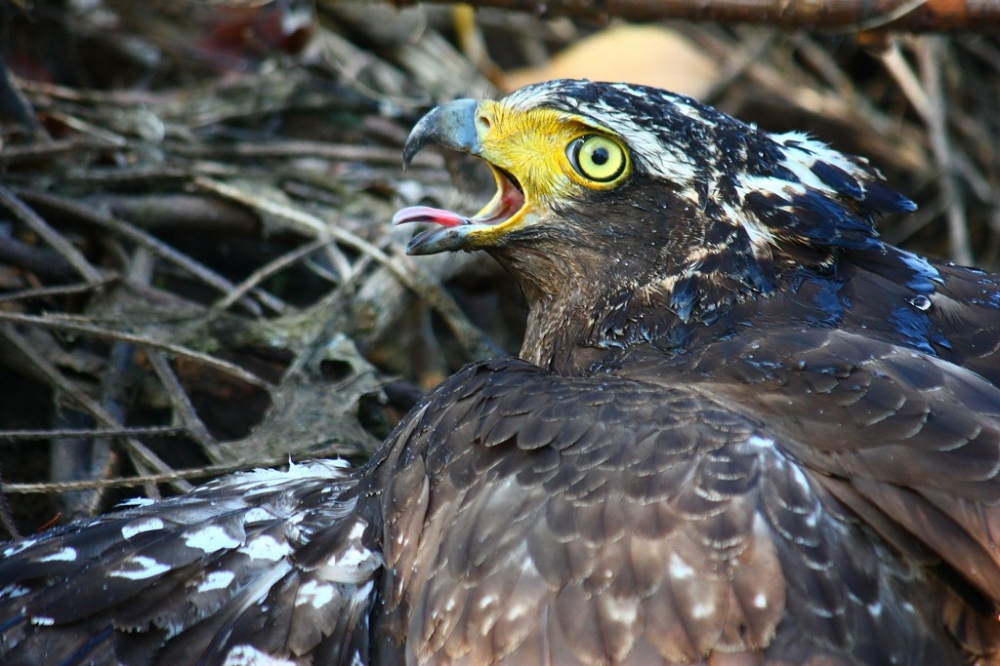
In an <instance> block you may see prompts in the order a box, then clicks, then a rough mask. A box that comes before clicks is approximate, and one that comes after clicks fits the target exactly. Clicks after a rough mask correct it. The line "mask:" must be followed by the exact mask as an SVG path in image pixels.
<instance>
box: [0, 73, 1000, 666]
mask: <svg viewBox="0 0 1000 666" xmlns="http://www.w3.org/2000/svg"><path fill="white" fill-rule="evenodd" d="M428 143H438V144H442V145H443V146H445V147H447V148H451V149H456V150H461V151H464V152H468V153H470V154H474V155H478V156H479V157H481V158H482V159H484V160H485V161H486V162H487V163H489V164H490V165H491V166H492V167H493V168H494V171H495V173H496V175H497V183H498V193H497V196H496V197H495V198H494V200H493V201H492V202H491V203H490V204H489V205H487V206H486V207H485V208H484V209H483V211H481V212H480V213H479V214H478V215H476V216H475V217H472V218H466V217H463V216H460V215H458V214H456V213H453V212H449V211H441V210H435V209H429V208H423V207H421V208H412V209H406V210H404V211H401V212H400V213H399V214H398V215H397V222H432V223H436V226H434V227H433V228H431V229H430V230H428V231H425V232H422V233H421V234H420V235H418V236H417V237H416V238H415V239H414V241H413V243H412V244H411V252H413V253H414V254H422V253H429V252H439V251H445V250H459V249H462V250H474V249H482V250H486V251H488V252H490V253H491V254H492V255H493V256H495V257H496V258H497V259H498V260H499V261H500V262H501V263H502V264H503V265H504V266H506V267H507V268H508V269H509V270H510V271H511V272H512V273H513V274H514V275H515V277H516V278H517V279H518V280H519V282H520V283H521V286H522V288H523V290H524V292H525V295H526V298H527V301H528V304H529V315H528V329H527V335H526V340H525V344H524V347H523V348H522V350H521V353H520V355H519V356H520V358H512V359H499V360H494V361H489V362H485V363H480V364H475V365H472V366H469V367H467V368H466V369H464V370H463V371H461V372H460V373H458V374H457V375H455V376H454V377H452V378H450V379H449V380H447V381H446V382H444V384H442V385H441V386H440V387H439V388H438V389H436V390H435V391H434V392H432V393H431V394H430V395H429V396H427V397H426V398H425V399H424V400H423V401H422V402H421V403H420V404H418V405H417V406H416V407H415V408H414V409H413V411H412V412H411V413H410V414H409V415H408V416H407V417H406V419H404V421H403V422H402V423H401V424H400V425H399V427H398V428H397V429H396V430H395V432H394V433H393V434H392V435H391V436H390V437H389V439H388V440H387V441H386V442H385V443H384V444H383V446H382V447H381V448H380V449H379V451H378V452H377V453H376V455H375V457H374V458H373V459H372V461H371V462H370V463H369V464H368V465H366V466H365V467H363V468H361V469H359V470H355V471H353V472H348V471H346V470H343V469H341V468H338V467H336V466H332V465H329V464H318V463H317V464H314V465H313V466H311V467H302V466H299V467H296V468H294V469H293V470H291V471H290V472H288V473H285V474H282V473H277V472H261V473H258V474H257V475H245V476H237V477H231V478H229V479H224V480H220V481H218V482H215V483H214V484H212V485H210V486H208V487H205V488H203V489H199V490H198V491H195V493H193V494H191V495H189V496H186V497H184V498H178V499H175V500H171V501H168V502H164V503H161V504H151V505H147V506H142V507H137V508H133V509H129V510H126V511H124V512H121V513H118V514H112V515H109V516H106V517H104V518H101V519H99V520H98V521H96V522H94V523H91V524H90V525H84V526H77V527H72V528H70V529H69V530H68V531H63V532H60V533H57V534H54V535H46V536H43V537H41V538H39V539H36V540H33V542H32V543H29V544H14V545H12V546H11V547H10V548H8V549H7V551H6V553H5V556H6V560H5V561H4V562H3V563H2V564H0V586H3V585H6V586H7V587H6V588H3V589H2V590H0V635H2V636H3V639H2V642H0V654H3V658H4V662H5V663H47V662H48V663H72V664H77V663H114V662H115V660H119V661H121V662H122V663H167V662H174V663H180V662H183V663H204V664H216V663H218V664H222V663H225V664H231V665H236V664H265V663H266V664H286V663H344V664H347V663H372V664H397V663H414V664H446V663H455V664H490V663H501V662H502V663H508V664H534V663H538V664H565V665H570V664H611V663H613V664H712V665H724V664H725V665H729V664H732V665H736V664H769V665H773V666H778V665H785V664H788V665H791V664H810V665H815V666H819V665H840V664H843V665H845V666H846V665H859V664H891V663H897V664H956V665H957V664H966V663H981V664H989V663H1000V659H998V657H997V653H998V651H1000V623H998V620H997V613H998V611H1000V554H998V552H997V546H996V541H995V540H996V534H997V533H998V532H1000V482H998V478H997V477H998V474H1000V389H998V387H997V382H998V381H1000V361H998V359H997V350H998V348H1000V285H998V281H997V280H998V278H997V277H996V276H993V275H989V274H986V273H983V272H980V271H975V270H972V269H965V268H959V267H955V266H950V265H943V264H937V263H933V262H929V261H927V260H924V259H921V258H919V257H916V256H914V255H911V254H909V253H907V252H905V251H902V250H899V249H898V248H894V247H892V246H889V245H886V244H884V243H882V242H881V241H880V240H879V239H878V237H877V235H876V232H875V230H874V223H875V217H876V216H877V215H878V214H880V213H892V212H905V211H908V210H911V209H912V204H910V202H909V201H908V200H906V199H905V198H903V197H900V196H899V195H896V194H895V193H893V192H892V191H890V190H888V189H887V188H886V187H885V186H884V185H883V184H882V182H881V178H880V177H879V175H878V174H877V172H876V171H874V170H873V169H872V168H871V167H869V166H868V165H867V163H866V162H864V161H862V160H859V159H855V158H849V157H846V156H844V155H841V154H839V153H837V152H835V151H832V150H830V149H829V148H827V147H825V146H823V145H822V144H819V143H818V142H815V141H813V140H811V139H809V138H807V137H805V136H803V135H798V134H785V135H769V134H767V133H764V132H761V131H759V130H757V129H755V128H752V127H749V126H746V125H744V124H742V123H739V122H738V121H735V120H733V119H731V118H729V117H727V116H725V115H723V114H720V113H718V112H716V111H714V110H712V109H710V108H708V107H704V106H701V105H699V104H697V103H696V102H693V101H691V100H687V99H684V98H680V97H676V96H674V95H671V94H669V93H665V92H663V91H658V90H653V89H648V88H641V87H634V86H627V85H611V84H594V83H589V82H578V81H560V82H552V83H547V84H540V85H538V86H533V87H530V88H527V89H525V90H523V91H520V92H518V93H515V94H513V95H512V96H510V97H508V98H506V99H504V100H501V101H499V102H479V103H477V102H473V101H460V102H455V103H452V104H449V105H445V106H443V107H439V109H437V110H435V111H433V112H432V113H431V114H429V115H428V116H427V117H426V118H425V119H424V120H423V121H421V123H420V124H419V125H418V126H417V127H416V128H415V130H414V132H413V135H412V136H411V139H410V142H409V143H408V145H407V148H406V150H405V155H406V157H407V159H409V158H411V157H412V156H413V154H414V153H415V152H416V151H417V150H419V149H421V148H422V147H423V146H424V145H426V144H428ZM100 590H103V592H101V591H100Z"/></svg>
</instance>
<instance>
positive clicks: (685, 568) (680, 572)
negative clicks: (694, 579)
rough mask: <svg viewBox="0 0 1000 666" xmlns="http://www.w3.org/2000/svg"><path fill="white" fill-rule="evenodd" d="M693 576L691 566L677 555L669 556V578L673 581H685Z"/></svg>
mask: <svg viewBox="0 0 1000 666" xmlns="http://www.w3.org/2000/svg"><path fill="white" fill-rule="evenodd" d="M693 575H694V569H693V568H691V565H690V564H688V563H687V562H685V561H684V560H682V559H681V558H680V556H679V555H678V554H677V553H671V554H670V577H671V578H673V579H674V580H685V579H688V578H690V577H691V576H693Z"/></svg>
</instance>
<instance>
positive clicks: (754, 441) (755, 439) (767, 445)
mask: <svg viewBox="0 0 1000 666" xmlns="http://www.w3.org/2000/svg"><path fill="white" fill-rule="evenodd" d="M747 444H749V445H750V446H756V447H757V448H759V449H773V448H774V440H773V439H771V438H770V437H761V436H760V435H753V436H752V437H750V439H748V440H747Z"/></svg>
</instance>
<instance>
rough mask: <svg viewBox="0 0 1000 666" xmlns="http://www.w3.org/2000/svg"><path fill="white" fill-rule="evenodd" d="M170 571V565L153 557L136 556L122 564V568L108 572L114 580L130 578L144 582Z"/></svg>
mask: <svg viewBox="0 0 1000 666" xmlns="http://www.w3.org/2000/svg"><path fill="white" fill-rule="evenodd" d="M167 571H170V565H167V564H163V563H162V562H157V561H156V560H154V559H153V558H152V557H146V556H145V555H136V556H135V557H133V558H131V559H129V560H125V561H124V562H122V565H121V567H119V568H118V569H114V570H112V571H109V572H108V575H109V576H112V577H114V578H128V579H130V580H143V579H145V578H152V577H153V576H158V575H160V574H161V573H165V572H167Z"/></svg>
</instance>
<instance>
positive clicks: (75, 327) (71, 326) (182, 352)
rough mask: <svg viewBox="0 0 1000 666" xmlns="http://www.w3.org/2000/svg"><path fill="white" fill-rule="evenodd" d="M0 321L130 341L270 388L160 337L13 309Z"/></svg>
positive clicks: (226, 364) (248, 374)
mask: <svg viewBox="0 0 1000 666" xmlns="http://www.w3.org/2000/svg"><path fill="white" fill-rule="evenodd" d="M0 321H6V322H10V323H12V324H26V325H29V326H31V325H33V326H41V327H43V328H51V329H55V330H62V331H73V332H75V333H83V334H85V335H93V336H96V337H99V338H105V339H108V340H115V341H118V342H131V343H133V344H136V345H139V346H140V347H150V348H152V349H159V350H162V351H165V352H168V353H171V354H175V355H176V356H181V357H186V358H190V359H192V360H194V361H197V362H200V363H203V364H204V365H207V366H209V367H212V368H215V369H216V370H219V371H221V372H224V373H226V374H227V375H230V376H231V377H235V378H237V379H240V380H242V381H244V382H246V383H247V384H250V385H251V386H256V387H257V388H261V389H264V390H265V391H271V390H273V389H274V386H272V385H271V384H270V383H268V382H266V381H265V380H263V379H261V378H260V377H258V376H257V375H255V374H253V373H252V372H249V371H247V370H244V369H243V368H241V367H240V366H238V365H235V364H233V363H230V362H228V361H223V360H222V359H220V358H216V357H214V356H210V355H208V354H203V353H201V352H198V351H195V350H193V349H188V348H187V347H182V346H180V345H175V344H171V343H169V342H163V341H161V340H154V339H152V338H148V337H145V336H142V335H134V334H132V333H126V332H124V331H114V330H110V329H106V328H100V327H98V326H91V325H89V324H84V323H80V322H79V321H73V320H71V319H69V318H67V317H59V316H41V317H39V316H35V315H23V314H16V313H13V312H0Z"/></svg>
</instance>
